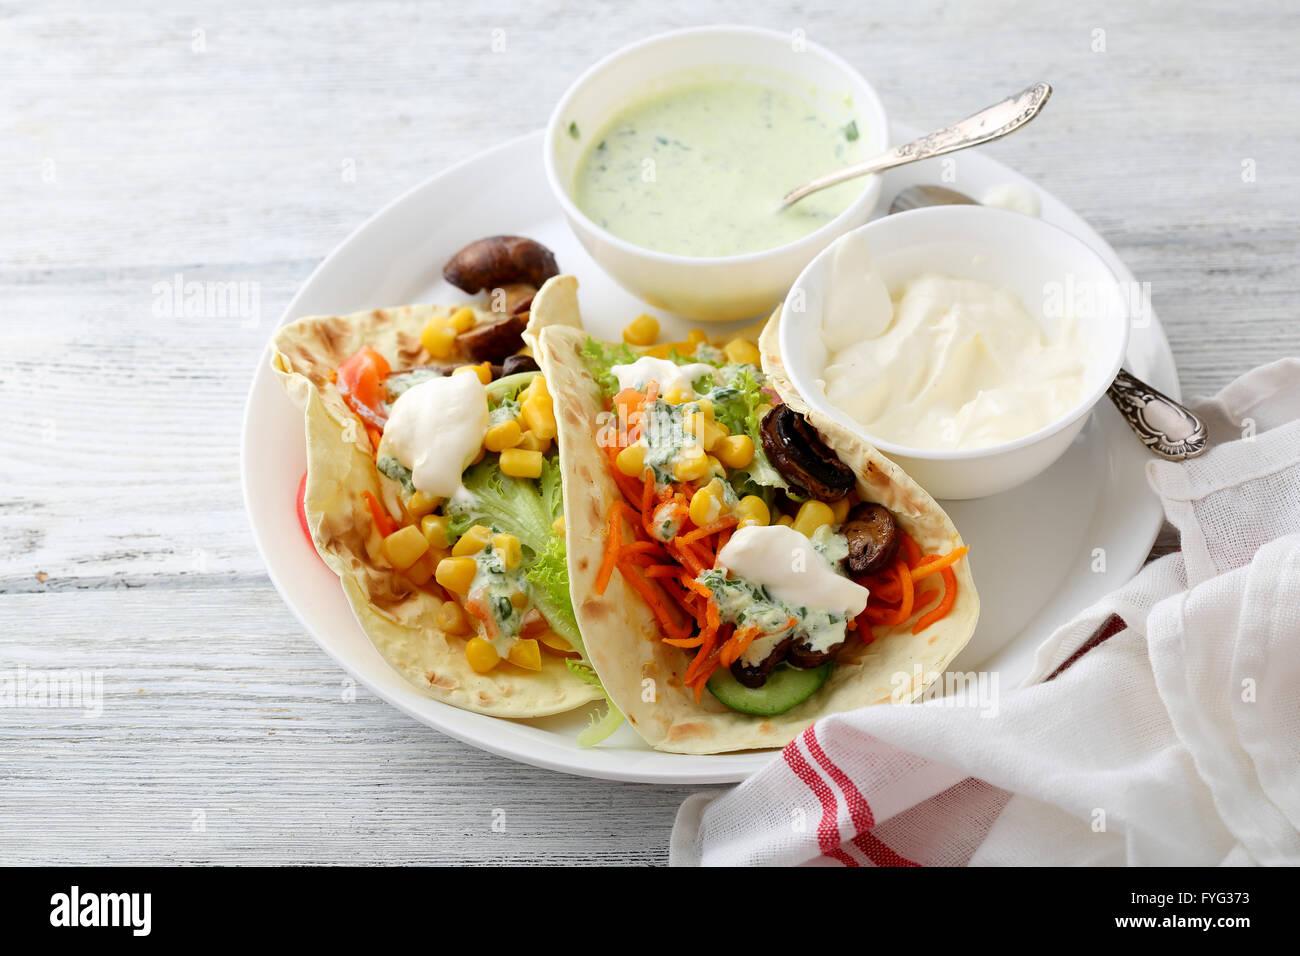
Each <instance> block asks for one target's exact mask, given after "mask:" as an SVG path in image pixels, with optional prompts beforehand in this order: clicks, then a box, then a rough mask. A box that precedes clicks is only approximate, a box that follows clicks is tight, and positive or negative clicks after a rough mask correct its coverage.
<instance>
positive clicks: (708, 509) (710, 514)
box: [689, 478, 722, 528]
mask: <svg viewBox="0 0 1300 956" xmlns="http://www.w3.org/2000/svg"><path fill="white" fill-rule="evenodd" d="M689 511H690V516H691V520H692V521H694V522H695V526H696V527H697V528H703V527H704V526H705V525H710V524H713V522H715V521H717V520H718V518H719V517H721V516H722V481H721V480H720V479H718V478H714V479H713V480H712V481H710V482H709V483H708V484H707V485H705V486H704V487H703V488H701V489H700V490H699V491H697V492H695V494H693V495H691V505H690V509H689Z"/></svg>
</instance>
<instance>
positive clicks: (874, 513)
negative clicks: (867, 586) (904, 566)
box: [840, 501, 898, 574]
mask: <svg viewBox="0 0 1300 956" xmlns="http://www.w3.org/2000/svg"><path fill="white" fill-rule="evenodd" d="M840 530H841V531H842V532H843V534H844V537H845V538H847V539H848V542H849V570H850V571H852V572H853V573H854V574H875V573H877V572H878V571H883V570H885V568H887V567H889V566H890V565H891V564H893V563H894V556H895V555H897V554H898V523H897V522H896V521H894V516H893V514H891V513H890V511H889V509H888V508H886V507H885V506H884V505H878V504H876V503H875V502H871V501H864V502H862V503H861V504H857V505H854V506H853V508H852V509H851V510H850V511H849V513H848V516H847V517H846V518H845V519H844V527H843V528H841V529H840Z"/></svg>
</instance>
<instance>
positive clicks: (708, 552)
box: [537, 280, 979, 753]
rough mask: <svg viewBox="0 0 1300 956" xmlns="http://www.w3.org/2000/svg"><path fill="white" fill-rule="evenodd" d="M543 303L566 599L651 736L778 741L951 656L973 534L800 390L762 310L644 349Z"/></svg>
mask: <svg viewBox="0 0 1300 956" xmlns="http://www.w3.org/2000/svg"><path fill="white" fill-rule="evenodd" d="M552 281H557V280H552ZM551 309H562V310H563V311H562V312H560V313H558V314H555V315H551V314H550V313H549V310H551ZM541 311H545V312H546V313H547V314H546V315H545V316H544V318H545V320H546V322H547V323H548V324H549V325H550V327H548V328H545V329H544V330H543V331H542V332H541V334H540V336H539V339H538V347H537V358H538V362H539V363H540V365H541V367H542V369H543V370H544V372H545V373H546V377H547V381H548V383H549V385H550V388H551V393H552V394H553V395H554V397H555V412H556V419H557V423H558V428H559V436H560V465H561V468H562V470H563V472H564V498H565V515H566V522H567V528H568V535H569V539H568V541H569V543H568V562H569V578H570V586H571V589H572V595H573V600H574V609H575V612H576V616H577V620H578V624H579V626H580V627H581V629H582V632H583V635H584V639H585V642H586V648H587V652H588V654H589V656H590V659H591V662H592V664H593V665H594V666H595V668H596V672H597V673H598V674H599V675H600V678H601V681H602V683H603V684H604V687H605V689H606V691H607V692H608V694H609V696H610V699H611V701H612V702H613V703H614V704H615V705H616V706H618V707H619V708H620V709H621V710H622V711H623V713H624V714H625V715H626V716H627V719H628V721H629V722H630V723H631V724H632V726H633V727H634V728H635V729H636V730H637V732H638V733H640V734H641V736H642V737H643V738H644V739H645V740H646V741H647V742H648V743H650V744H651V745H652V746H654V747H655V748H657V749H659V750H665V751H672V752H678V753H720V752H725V751H732V750H747V749H756V748H765V747H779V746H783V745H785V744H786V743H788V742H789V741H790V740H792V739H793V738H794V737H795V736H797V735H798V734H799V733H800V732H801V731H802V730H803V729H804V728H806V727H807V726H808V725H809V724H811V723H812V722H813V721H815V720H816V719H818V718H819V717H822V716H825V715H827V714H831V713H836V712H839V711H845V710H851V709H854V708H857V707H861V706H864V705H868V704H876V703H883V702H887V701H907V700H912V699H914V698H915V697H916V696H917V695H919V694H920V693H921V692H922V690H923V689H924V687H925V686H926V684H927V683H929V682H931V681H933V680H934V679H935V678H936V677H937V676H938V675H939V674H941V673H942V672H943V670H944V668H945V667H946V666H947V664H948V663H949V662H950V661H951V660H952V659H953V657H954V656H955V655H956V654H957V652H958V651H959V650H961V648H962V647H963V646H964V645H965V644H966V642H967V641H968V640H969V639H970V636H971V634H972V632H973V631H974V628H975V623H976V619H977V618H978V615H979V598H978V595H977V594H976V591H975V586H974V582H973V580H972V578H971V573H970V567H969V562H968V560H967V559H966V551H967V549H966V547H965V546H964V545H963V544H962V541H961V537H960V535H959V534H958V533H957V529H956V528H955V527H954V526H953V524H952V522H951V521H950V520H949V518H948V516H947V515H946V514H945V513H944V512H943V510H942V509H941V508H940V507H939V506H938V505H937V504H936V503H935V502H934V500H933V499H932V498H931V497H930V496H929V495H928V494H927V493H926V492H925V491H924V490H922V489H921V487H920V486H918V485H917V484H916V483H915V482H914V481H912V480H911V479H910V478H909V477H908V476H907V475H906V474H904V472H903V471H902V470H901V469H900V468H898V466H897V465H895V464H894V463H893V462H891V461H890V460H889V459H887V458H885V457H884V456H883V455H882V454H880V453H879V452H878V451H877V450H876V449H874V448H873V447H871V446H870V445H869V444H867V443H866V442H864V441H863V440H862V439H860V438H859V437H857V436H856V435H854V434H853V433H852V432H850V431H849V430H848V429H846V428H843V427H842V426H840V425H838V424H837V423H835V422H833V421H830V420H828V419H826V418H824V417H823V416H820V415H819V414H817V413H816V412H815V411H813V410H812V409H810V408H808V407H807V406H806V405H805V404H804V403H803V402H802V401H801V400H800V398H799V396H798V394H797V393H796V392H795V391H794V389H793V388H792V387H791V385H790V383H789V382H788V380H787V379H786V376H785V372H784V368H783V366H782V364H781V358H780V355H779V354H778V353H777V351H776V336H775V326H776V323H775V322H774V321H769V323H768V328H767V329H766V331H764V333H763V334H762V336H761V337H760V338H759V341H758V343H757V344H755V343H754V342H752V341H748V340H746V339H744V338H737V339H733V340H731V341H730V342H727V343H725V344H722V343H717V342H709V341H708V339H707V337H706V336H705V335H704V334H703V333H699V332H696V333H692V335H691V336H690V338H689V339H688V340H687V341H685V342H680V343H673V344H670V345H666V346H657V347H655V348H653V349H650V350H648V351H645V352H637V351H634V350H633V349H631V348H630V347H628V346H626V345H607V344H603V343H600V342H597V341H595V340H593V339H591V338H590V337H589V336H587V335H586V334H585V333H584V332H583V331H581V328H580V322H579V316H578V311H577V299H576V296H574V295H563V296H559V295H557V296H554V297H550V298H548V301H547V302H546V303H545V308H544V309H543V310H541Z"/></svg>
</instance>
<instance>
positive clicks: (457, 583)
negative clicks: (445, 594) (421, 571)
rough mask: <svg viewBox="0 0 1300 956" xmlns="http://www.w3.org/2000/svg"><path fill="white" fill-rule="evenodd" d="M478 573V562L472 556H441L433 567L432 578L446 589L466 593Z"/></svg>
mask: <svg viewBox="0 0 1300 956" xmlns="http://www.w3.org/2000/svg"><path fill="white" fill-rule="evenodd" d="M476 574H478V562H476V561H475V560H474V559H473V558H443V559H442V560H441V561H439V562H438V567H437V568H435V569H434V572H433V578H434V580H435V581H437V582H438V583H439V584H441V585H442V586H443V587H445V588H446V589H447V590H448V591H455V592H456V593H457V594H468V593H469V588H470V585H471V584H473V583H474V575H476Z"/></svg>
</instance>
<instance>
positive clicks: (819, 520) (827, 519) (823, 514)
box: [794, 501, 835, 538]
mask: <svg viewBox="0 0 1300 956" xmlns="http://www.w3.org/2000/svg"><path fill="white" fill-rule="evenodd" d="M834 522H835V513H834V512H832V511H831V506H830V505H828V504H827V503H826V502H824V501H805V502H804V503H803V504H801V505H800V506H799V513H798V514H797V515H795V518H794V530H795V531H798V532H799V533H800V534H802V535H804V536H805V537H809V538H811V537H812V536H813V532H814V531H816V530H817V529H818V528H820V527H821V526H822V525H824V524H833V523H834Z"/></svg>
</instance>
